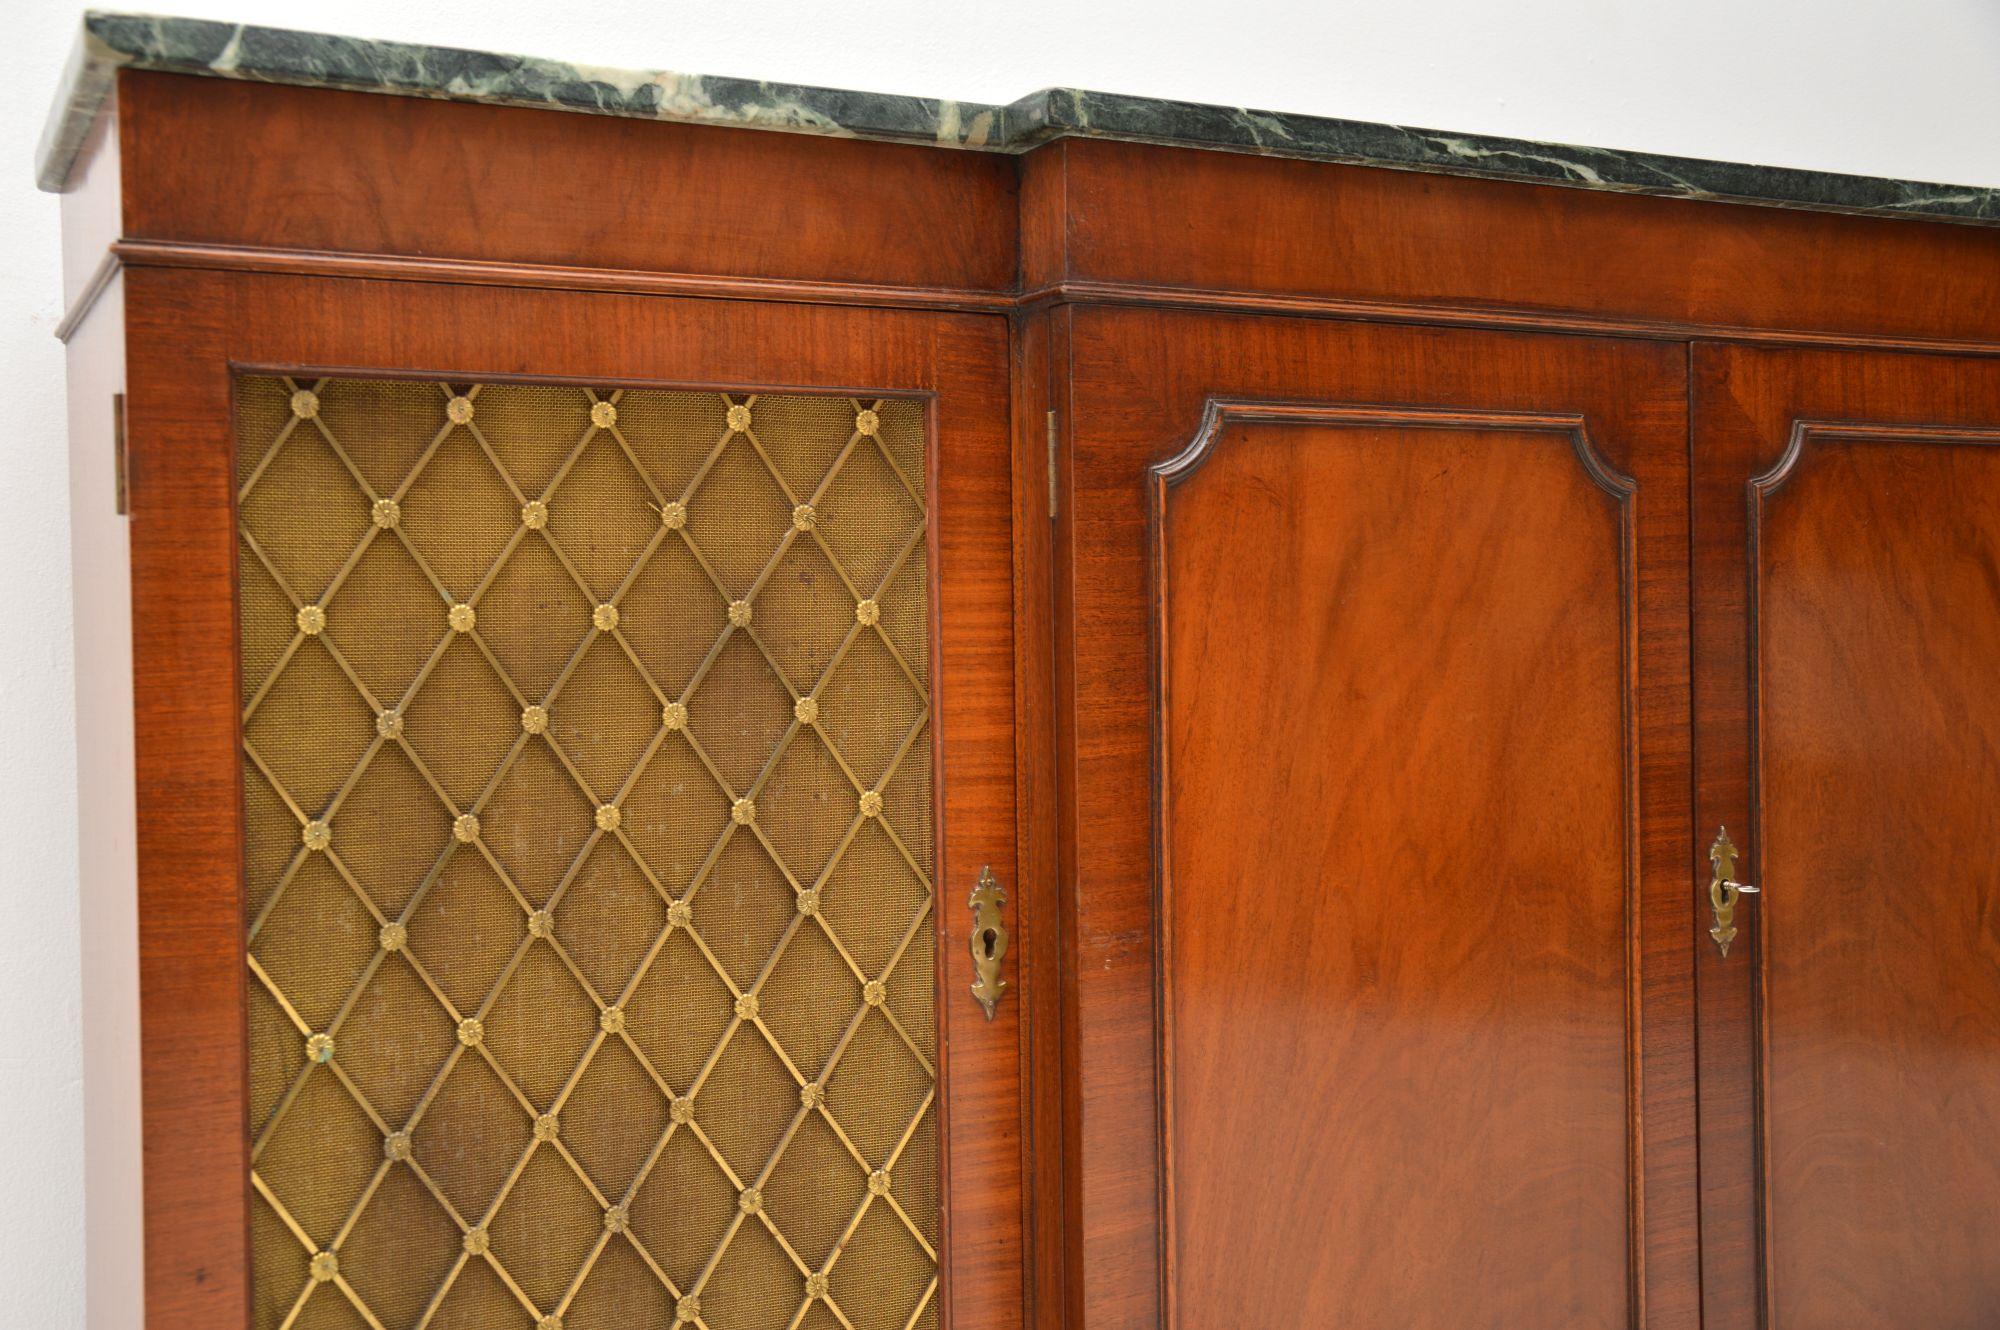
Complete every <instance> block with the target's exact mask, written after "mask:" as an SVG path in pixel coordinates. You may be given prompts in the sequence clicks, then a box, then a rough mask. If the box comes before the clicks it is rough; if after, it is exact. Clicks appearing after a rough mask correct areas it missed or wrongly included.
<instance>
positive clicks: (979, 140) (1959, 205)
mask: <svg viewBox="0 0 2000 1330" xmlns="http://www.w3.org/2000/svg"><path fill="white" fill-rule="evenodd" d="M127 67H129V68H135V69H149V70H160V71H164V72H169V73H182V74H198V75H206V76H210V77H219V78H233V79H244V80H250V81H255V82H265V83H283V84H292V85H297V86H305V87H326V88H339V89H344V90H348V91H360V92H376V93H388V94H394V95H401V96H414V97H431V98H437V99H442V100H450V101H469V102H483V103H488V104H494V105H502V106H519V107H531V108H542V109H553V110H564V111H576V112H584V113H589V114H597V115H616V116H627V117H633V118H639V119H650V120H663V121H678V122H683V123H693V124H711V125H726V126H734V127H738V128H752V129H771V130H784V131H789V132H792V133H809V134H824V135H832V136H837V137H843V138H858V139H873V140H884V141H890V142H901V143H918V144H925V145H928V146H933V147H950V148H965V149H972V150H979V151H988V152H1010V153H1019V152H1025V151H1027V150H1029V149H1031V148H1034V147H1037V146H1039V145H1041V144H1044V143H1049V142H1052V141H1054V140H1057V139H1063V138H1106V139H1117V140H1121V141H1126V142H1140V143H1156V144H1163V145H1168V146H1177V147H1193V148H1211V149H1218V150H1223V151H1231V152H1248V153H1257V154H1263V155H1268V156H1283V157H1295V158H1303V159H1308V160H1315V161H1333V162H1344V163H1351V164H1360V165H1369V166H1381V167H1389V168H1394V169H1399V170H1411V171H1428V172H1436V173H1441V174H1448V175H1466V176H1480V177H1486V178H1491V179H1502V180H1516V181H1525V182H1530V183H1536V184H1553V185H1563V186H1569V187H1572V188H1582V189H1598V190H1610V191H1616V192H1622V193H1637V194H1653V195H1662V196H1667V197H1674V198H1690V199H1714V200H1724V201H1729V202H1736V203H1753V204H1762V205H1766V206H1774V207H1785V208H1800V209H1810V210H1814V211H1829V212H1846V213H1858V214H1864V215H1870V216H1903V217H1917V218H1924V219H1928V220H1933V221H1951V222H1969V223H2000V187H1991V186H1960V185H1945V184H1932V183H1927V182H1923V181H1914V180H1894V179H1884V178H1878V177H1872V176H1858V175H1846V174H1842V173H1838V172H1824V171H1809V170H1801V169H1797V168H1792V167H1773V166H1754V165H1749V164H1745V163H1737V162H1721V161H1712V160H1706V159H1701V158H1689V157H1673V156H1667V155H1664V154H1658V153H1644V152H1620V151H1615V150H1612V149H1608V148H1591V147H1579V146H1571V145H1565V144H1554V143H1538V142H1533V141H1530V140H1524V139H1510V138H1502V137H1496V136H1493V135H1485V134H1454V133H1447V132H1444V131H1440V130H1432V129H1420V128H1416V127H1412V126H1407V125H1388V124H1376V123H1371V122H1367V121H1359V120H1341V119H1334V118H1329V117H1325V116H1311V115H1291V114H1286V113H1283V112H1273V111H1259V110H1253V109H1250V108H1246V107H1233V106H1209V105H1203V104H1200V103H1195V102H1177V101H1166V100H1160V99H1156V98H1149V97H1137V96H1130V95H1125V94H1118V93H1101V92H1088V91H1083V90H1079V89H1073V88H1052V89H1046V90H1044V91H1041V92H1036V93H1031V94H1029V95H1028V96H1026V97H1023V98H1021V99H1020V100H1018V101H1014V102H1010V103H1007V104H1006V105H996V104H988V103H981V102H963V101H951V100H946V99H940V98H927V97H910V96H902V95H897V94H889V93H872V92H858V91H846V90H842V89H837V88H821V87H812V86H808V85H804V84H791V83H768V82H760V81H757V80H753V79H738V78H725V77H715V76H707V75H699V74H676V73H670V72H667V71H662V70H619V69H608V68H600V67H597V66H590V65H577V64H570V63H566V62H563V61H557V60H544V59H538V58H535V57H531V56H513V55H499V54H493V53H490V52H483V51H470V50H461V49H458V48H453V47H441V46H422V45H413V44H410V43H405V42H387V41H369V40H364V39H361V38H355V37H338V36H328V35H325V34H320V33H309V32H296V31H292V30H289V29H283V28H266V27H258V26H254V25H249V24H237V23H223V22H215V21H210V20H203V19H184V18H170V17H156V16H149V15H139V14H112V13H100V12H95V11H93V12H89V13H86V14H85V15H84V17H83V23H82V31H81V33H80V35H79V38H78V41H77V43H76V46H75V47H74V48H73V50H72V52H71V55H70V60H69V64H68V67H67V68H66V69H65V71H64V74H63V78H62V81H61V83H60V85H59V87H58V89H57V94H56V101H55V105H54V106H53V108H52V109H51V111H50V114H49V117H48V120H47V122H46V124H45V125H44V128H43V132H42V139H41V145H40V149H39V151H38V153H37V158H36V176H37V184H38V185H39V186H40V187H41V188H42V189H44V190H49V191H52V192H60V191H61V190H62V189H63V188H64V187H65V185H66V183H67V181H68V177H69V174H70V170H71V168H72V167H73V166H74V164H75V162H76V158H77V155H78V153H79V152H80V151H81V149H82V146H83V143H84V140H85V138H86V136H87V135H88V134H89V132H90V126H91V123H92V122H93V120H94V119H95V118H96V116H97V113H98V110H99V108H100V107H101V106H102V105H103V103H104V100H105V98H106V97H107V96H108V95H109V93H110V90H111V88H112V85H113V82H114V80H115V77H116V75H117V71H118V70H119V69H121V68H127Z"/></svg>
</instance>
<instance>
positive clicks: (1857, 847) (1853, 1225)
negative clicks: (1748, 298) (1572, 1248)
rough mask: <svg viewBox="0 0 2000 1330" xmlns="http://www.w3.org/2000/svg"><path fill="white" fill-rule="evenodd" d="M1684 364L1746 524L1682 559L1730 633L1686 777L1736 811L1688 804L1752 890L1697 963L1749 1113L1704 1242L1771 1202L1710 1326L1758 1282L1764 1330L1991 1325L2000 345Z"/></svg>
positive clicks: (1999, 1007) (1999, 1295) (1707, 467)
mask: <svg viewBox="0 0 2000 1330" xmlns="http://www.w3.org/2000/svg"><path fill="white" fill-rule="evenodd" d="M1697 367H1698V381H1697V397H1696V458H1697V462H1696V466H1697V471H1698V475H1699V478H1698V485H1697V493H1698V494H1699V496H1700V509H1699V511H1700V515H1701V520H1702V523H1703V526H1704V527H1711V526H1712V527H1714V528H1715V529H1716V530H1717V532H1718V534H1720V533H1724V532H1726V531H1727V530H1728V529H1729V528H1730V527H1731V526H1734V528H1735V530H1736V532H1737V533H1738V534H1739V535H1741V536H1742V537H1743V543H1742V544H1741V545H1739V546H1737V551H1738V552H1737V553H1736V557H1735V560H1734V563H1733V566H1731V564H1730V563H1729V562H1726V561H1725V560H1724V552H1723V551H1718V552H1717V554H1716V556H1715V559H1714V560H1713V561H1712V562H1713V570H1712V572H1711V573H1710V574H1709V575H1708V576H1705V577H1704V578H1703V581H1702V584H1701V588H1702V600H1701V610H1700V612H1701V616H1702V618H1701V623H1702V625H1703V627H1704V628H1706V629H1711V630H1712V631H1713V633H1714V634H1715V636H1716V638H1717V642H1716V649H1717V651H1718V652H1719V651H1721V650H1722V649H1723V648H1724V647H1727V646H1729V645H1731V644H1733V645H1734V646H1735V648H1736V651H1735V653H1733V654H1732V655H1711V654H1709V653H1707V652H1704V656H1703V666H1702V669H1703V672H1704V678H1703V679H1702V683H1703V685H1704V687H1703V689H1702V692H1703V695H1704V697H1705V699H1713V705H1709V704H1707V703H1705V705H1704V715H1703V723H1704V726H1705V727H1708V728H1709V729H1711V730H1712V731H1713V732H1714V733H1715V736H1716V738H1717V740H1718V742H1717V743H1716V744H1715V745H1714V749H1713V756H1712V757H1711V756H1710V755H1709V753H1708V752H1706V751H1705V752H1704V760H1703V777H1704V786H1705V788H1706V787H1707V785H1708V784H1709V782H1710V780H1711V779H1712V780H1713V782H1714V784H1715V786H1716V787H1717V794H1716V795H1705V797H1715V798H1729V797H1730V796H1732V795H1733V796H1734V801H1735V802H1736V805H1737V806H1736V807H1734V808H1731V807H1714V808H1712V809H1705V810H1704V812H1705V814H1712V815H1713V817H1714V818H1715V820H1718V821H1720V820H1722V819H1724V818H1728V819H1729V820H1730V821H1732V822H1733V823H1735V824H1736V825H1737V826H1738V827H1741V828H1747V829H1748V832H1749V838H1748V848H1749V850H1750V853H1751V857H1750V859H1749V862H1748V866H1749V867H1750V868H1751V869H1752V871H1753V872H1754V873H1755V874H1757V876H1756V877H1755V878H1753V880H1754V881H1756V882H1757V883H1758V884H1759V885H1760V886H1761V887H1762V888H1763V894H1762V895H1761V896H1760V897H1759V898H1758V899H1759V900H1760V902H1761V904H1760V905H1759V906H1758V907H1757V909H1758V911H1759V912H1760V928H1759V931H1758V935H1757V941H1758V946H1757V947H1756V949H1755V950H1754V951H1751V952H1749V953H1748V954H1746V955H1744V956H1743V957H1742V959H1741V960H1737V959H1736V956H1735V954H1734V953H1732V956H1731V958H1730V959H1729V960H1726V961H1725V960H1724V959H1723V958H1721V957H1720V956H1719V955H1718V956H1714V957H1712V958H1711V960H1712V971H1711V974H1712V978H1713V979H1714V980H1715V982H1714V983H1713V984H1712V985H1705V988H1704V1001H1705V1002H1706V1001H1707V1000H1708V998H1709V994H1710V991H1711V988H1712V989H1713V991H1714V994H1715V1008H1716V1010H1717V1011H1718V1013H1729V1012H1734V1011H1740V1010H1742V1009H1743V1008H1744V1007H1745V1006H1746V1005H1747V1006H1749V1007H1751V1008H1752V1009H1754V1010H1755V1011H1756V1013H1757V1016H1758V1018H1759V1019H1758V1022H1757V1029H1758V1032H1759V1035H1760V1038H1759V1040H1758V1041H1757V1045H1756V1049H1757V1054H1758V1059H1757V1061H1756V1063H1755V1065H1754V1073H1755V1079H1756V1090H1757V1094H1756V1095H1754V1096H1751V1095H1744V1094H1740V1093H1739V1094H1738V1095H1737V1096H1735V1102H1737V1103H1739V1104H1742V1103H1753V1104H1754V1105H1755V1108H1756V1111H1755V1112H1754V1114H1752V1115H1748V1116H1746V1117H1743V1118H1739V1119H1736V1120H1728V1119H1718V1120H1717V1122H1716V1124H1715V1140H1716V1145H1717V1148H1718V1164H1719V1165H1720V1164H1724V1163H1728V1162H1733V1161H1734V1160H1737V1159H1742V1158H1745V1157H1756V1158H1760V1159H1761V1169H1760V1170H1759V1173H1758V1175H1757V1176H1756V1177H1755V1178H1754V1179H1752V1180H1751V1182H1750V1184H1749V1186H1748V1187H1747V1188H1746V1187H1744V1186H1743V1185H1741V1183H1740V1182H1739V1181H1738V1180H1737V1179H1734V1178H1729V1177H1727V1176H1719V1177H1718V1178H1717V1179H1716V1182H1717V1184H1718V1186H1727V1185H1729V1184H1731V1183H1736V1184H1737V1185H1736V1186H1734V1187H1733V1188H1732V1189H1731V1190H1730V1191H1728V1192H1726V1193H1719V1194H1718V1195H1716V1196H1714V1197H1712V1198H1711V1199H1710V1202H1709V1209H1710V1211H1711V1214H1712V1224H1711V1226H1712V1229H1713V1230H1714V1231H1715V1232H1716V1233H1717V1234H1718V1235H1721V1234H1729V1233H1734V1232H1737V1231H1740V1230H1741V1229H1742V1228H1743V1227H1745V1226H1746V1225H1750V1224H1755V1223H1756V1219H1757V1218H1758V1217H1761V1235H1760V1236H1761V1249H1762V1254H1763V1262H1762V1270H1761V1281H1758V1282H1760V1283H1761V1290H1758V1289H1756V1288H1754V1287H1752V1275H1753V1272H1752V1271H1751V1270H1748V1269H1745V1268H1744V1267H1743V1266H1742V1264H1741V1263H1740V1262H1735V1263H1729V1264H1725V1265H1721V1266H1719V1267H1718V1275H1717V1280H1716V1287H1715V1289H1714V1290H1713V1296H1714V1297H1715V1298H1716V1299H1717V1300H1718V1306H1717V1316H1716V1317H1715V1318H1714V1320H1715V1322H1716V1323H1719V1324H1727V1325H1738V1324H1742V1325H1747V1324H1750V1323H1751V1318H1752V1310H1751V1308H1752V1304H1753V1303H1754V1301H1755V1300H1756V1296H1757V1294H1758V1292H1759V1291H1761V1296H1762V1299H1763V1302H1764V1323H1765V1324H1767V1325H1769V1326H1771V1327H1773V1330H1832V1328H1833V1327H1840V1328H1841V1330H1852V1328H1859V1327H1892V1326H1907V1325H1924V1326H1934V1327H1940V1330H1956V1328H1957V1327H1967V1328H1969V1327H1974V1326H1988V1325H1991V1324H1993V1323H1994V1322H1995V1319H1996V1318H2000V1248H1996V1247H1995V1245H1994V1243H1993V1241H1992V1233H1993V1231H1994V1229H1995V1227H1996V1225H2000V1155H1996V1154H1995V1152H1994V1150H1993V1148H1992V1145H1993V1141H1994V1139H1995V1136H1996V1133H2000V887H1996V881H2000V879H1996V871H1995V865H1996V864H2000V823H1996V821H1995V818H1994V809H1995V808H1996V807H2000V756H1996V754H2000V688H1996V687H1995V670H1996V665H2000V366H1995V365H1993V364H1991V363H1990V362H1974V361H1962V360H1961V361H1955V360H1950V359H1944V358H1914V357H1895V356H1865V355H1853V354H1837V353H1800V352H1758V351H1748V350H1741V349H1737V348H1725V347H1704V348H1701V349H1700V353H1699V358H1698V361H1697ZM1745 560H1747V568H1746V567H1745ZM1731 574H1733V575H1734V576H1731ZM1732 582H1733V583H1734V586H1731V585H1730V583H1732ZM1732 593H1733V594H1732ZM1731 684H1734V685H1736V688H1737V689H1740V691H1736V690H1735V689H1732V688H1731V687H1730V685H1731ZM1732 694H1733V695H1732ZM1725 707H1727V708H1729V710H1727V711H1725V710H1724V708H1725ZM1731 738H1737V739H1738V740H1739V741H1738V742H1737V743H1736V744H1733V745H1732V744H1730V743H1729V742H1728V740H1729V739H1731ZM1723 763H1729V764H1730V765H1731V767H1732V769H1730V770H1723V769H1721V764H1723ZM1723 791H1727V793H1723ZM1739 819H1742V820H1739ZM1730 967H1734V968H1733V969H1732V968H1730ZM1753 971H1754V973H1755V974H1756V976H1757V978H1758V980H1759V983H1758V985H1757V987H1756V988H1755V989H1754V990H1753V991H1750V992H1745V991H1744V988H1745V987H1746V986H1747V984H1748V981H1749V977H1750V975H1751V973H1752V972H1753ZM1732 979H1733V980H1735V981H1736V982H1735V983H1734V984H1730V983H1729V982H1728V981H1729V980H1732ZM1719 1028H1731V1029H1736V1028H1741V1027H1740V1026H1739V1025H1730V1026H1727V1027H1722V1026H1719ZM1752 1070H1753V1069H1752V1068H1743V1069H1742V1070H1739V1072H1738V1074H1739V1075H1741V1074H1746V1073H1747V1072H1750V1071H1752ZM1718 1088H1719V1089H1721V1088H1723V1087H1722V1086H1721V1085H1719V1086H1718ZM1746 1195H1747V1196H1749V1197H1754V1198H1755V1200H1756V1201H1757V1202H1758V1203H1759V1206H1760V1216H1758V1215H1752V1214H1750V1213H1749V1212H1748V1207H1746V1206H1744V1205H1743V1204H1742V1201H1743V1199H1744V1198H1745V1197H1746Z"/></svg>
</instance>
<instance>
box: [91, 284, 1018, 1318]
mask: <svg viewBox="0 0 2000 1330" xmlns="http://www.w3.org/2000/svg"><path fill="white" fill-rule="evenodd" d="M142 279H143V280H142ZM132 280H133V289H132V301H131V309H132V315H131V318H132V330H133V331H132V345H133V357H132V384H133V387H132V416H131V420H132V439H133V452H132V465H133V496H134V502H133V509H134V540H133V545H134V566H135V577H136V580H137V584H138V595H137V597H136V602H137V603H140V604H143V605H144V606H145V607H146V610H145V612H144V613H143V614H142V615H141V616H140V618H139V619H138V620H137V622H136V625H135V644H136V653H137V680H138V705H139V727H138V737H139V768H140V783H139V793H140V810H139V811H140V899H141V943H142V948H143V953H142V975H141V978H142V1001H143V1004H144V1005H143V1029H142V1036H143V1039H144V1042H145V1046H146V1058H145V1067H144V1081H145V1091H146V1122H145V1127H146V1149H147V1171H148V1188H147V1199H148V1214H147V1259H148V1283H149V1316H150V1318H151V1320H150V1321H149V1324H153V1325H156V1326H159V1327H163V1328H167V1327H171V1328H173V1330H178V1327H181V1326H195V1325H201V1326H209V1325H218V1324H226V1325H236V1326H242V1325H246V1324H247V1325H250V1326H252V1327H265V1326H269V1327H290V1326H303V1325H326V1326H348V1325H357V1326H376V1327H379V1328H380V1330H391V1328H398V1327H415V1326H430V1327H440V1328H442V1327H447V1326H453V1325H479V1326H493V1327H501V1328H504V1327H512V1326H519V1327H521V1330H529V1328H530V1327H536V1326H539V1327H542V1328H543V1330H556V1327H564V1328H565V1330H587V1328H588V1327H592V1326H598V1327H616V1326H623V1325H626V1324H630V1323H633V1322H634V1321H635V1319H636V1320H643V1321H645V1322H646V1323H648V1324H660V1325H668V1324H677V1323H678V1324H691V1325H695V1326H703V1325H706V1326H709V1327H712V1328H714V1330H721V1328H722V1327H728V1326H737V1325H763V1324H793V1325H803V1326H824V1325H828V1324H834V1325H838V1324H841V1323H842V1322H843V1320H844V1321H845V1322H847V1323H850V1324H854V1325H857V1326H861V1325H887V1326H891V1327H894V1328H896V1330H902V1328H904V1327H910V1326H924V1325H940V1326H956V1327H959V1328H960V1330H972V1328H973V1327H984V1326H993V1327H999V1328H1005V1327H1013V1326H1018V1325H1019V1324H1020V1321H1021V1308H1022V1298H1023V1287H1022V1264H1021V1262H1022V1229H1021V1215H1022V1208H1021V1194H1020V1182H1019V1179H1020V1176H1021V1167H1022V1156H1021V1138H1020V1132H1019V1127H1018V1122H1019V1117H1020V1109H1019V1097H1020V1079H1019V1071H1018V1062H1019V1055H1018V1047H1019V1044H1018V1041H1019V1036H1020V1029H1019V1025H1018V1023H1017V1018H1016V1009H1015V1008H1014V1006H1013V1004H1011V1003H1003V1004H1002V1006H1001V1007H1000V1008H999V1010H998V1012H997V1013H996V1015H995V1016H994V1017H993V1018H991V1019H989V1018H988V1016H987V1015H986V1014H985V1013H984V1012H982V1010H981V1008H980V1004H979V1003H978V1002H977V1001H975V998H974V995H973V994H972V993H971V992H969V991H968V989H969V987H970V985H971V983H972V980H973V973H972V971H973V955H972V951H971V936H972V933H973V930H974V927H975V924H974V917H973V915H972V914H971V913H970V912H969V911H967V909H966V908H965V901H966V895H967V893H968V892H970V891H971V890H972V888H973V884H974V883H975V881H977V880H979V879H980V877H981V871H982V869H983V868H985V867H987V866H989V865H990V867H991V870H992V872H993V874H994V875H995V877H996V878H997V879H998V880H999V881H1000V882H1001V883H1002V884H1005V885H1011V884H1012V882H1013V879H1014V867H1013V853H1014V849H1013V847H1014V844H1015V834H1016V825H1015V818H1014V811H1013V781H1014V769H1013V728H1014V723H1015V721H1014V713H1013V705H1014V697H1013V686H1012V614H1011V611H1012V601H1013V581H1012V575H1011V555H1010V551H1009V546H1008V541H1007V539H1006V535H1007V531H1008V527H1009V523H1010V517H1009V511H1010V504H1011V490H1010V471H1011V455H1010V453H1011V449H1010V444H1009V439H1008V433H1007V428H1006V423H1007V419H1006V409H1007V391H1006V387H1007V385H1006V372H1005V365H1006V361H1005V351H1006V342H1005V329H1004V325H1002V324H1001V323H999V322H998V321H996V320H991V319H987V318H983V317H976V316H968V317H938V316H932V315H921V314H920V315H909V314H897V313H886V312H878V311H861V310H848V309H834V308H820V309H807V308H801V307H787V306H769V305H755V304H746V303H741V302H733V303H717V304H704V303H701V302H689V301H676V300H660V299H646V298H636V297H635V298H611V297H579V296H573V295H562V294H552V293H538V292H524V291H497V290H468V289H454V288H450V287H441V286H420V285H415V284H408V283H379V284H377V283H333V282H321V281H313V280H300V279H289V278H269V277H214V276H209V275H203V274H194V273H171V274H161V273H149V272H141V273H136V274H134V275H133V279H132ZM384 329H393V330H395V331H394V333H393V336H389V335H385V334H384V333H383V330H384ZM523 376H525V377H523ZM996 535H997V539H996ZM239 667H240V677H239ZM232 749H233V750H235V755H234V757H233V759H232V758H230V757H229V754H230V752H231V750H232ZM954 902H955V903H956V904H955V907H954ZM1003 918H1004V919H1006V920H1007V921H1009V922H1011V920H1012V918H1013V914H1012V911H1011V909H1010V910H1009V911H1008V912H1007V914H1006V915H1004V916H1003ZM246 1029H247V1038H246Z"/></svg>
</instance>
